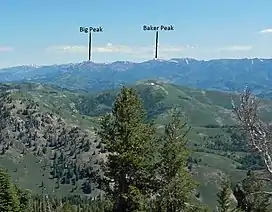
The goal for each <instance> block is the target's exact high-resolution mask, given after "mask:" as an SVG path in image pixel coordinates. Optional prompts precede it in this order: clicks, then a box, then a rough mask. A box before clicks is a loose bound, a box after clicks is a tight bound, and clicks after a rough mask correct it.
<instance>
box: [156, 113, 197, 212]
mask: <svg viewBox="0 0 272 212" xmlns="http://www.w3.org/2000/svg"><path fill="white" fill-rule="evenodd" d="M189 130H190V128H188V127H187V124H186V122H185V123H183V122H182V120H181V117H180V113H179V112H177V111H175V112H174V114H173V115H172V119H171V121H170V122H169V123H168V124H167V125H166V126H165V132H164V135H163V136H162V138H161V143H162V147H161V148H160V151H159V154H160V160H159V161H158V163H157V174H156V175H157V177H156V179H157V186H158V187H157V189H158V190H157V196H158V197H157V201H158V202H159V210H160V211H167V212H176V211H190V210H191V209H192V208H196V206H195V205H193V204H191V203H190V202H191V201H192V198H193V190H194V189H195V187H196V183H195V182H194V181H193V179H192V176H191V175H190V173H189V172H188V171H187V170H186V163H187V159H188V156H189V152H188V150H187V148H186V143H187V139H186V135H187V133H188V132H189Z"/></svg>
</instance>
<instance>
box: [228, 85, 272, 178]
mask: <svg viewBox="0 0 272 212" xmlns="http://www.w3.org/2000/svg"><path fill="white" fill-rule="evenodd" d="M259 103H260V102H259V100H257V98H256V97H255V96H254V95H252V93H251V91H250V90H249V89H248V88H246V89H245V90H244V92H243V93H242V94H241V96H240V105H239V106H238V107H237V106H236V105H235V104H234V102H233V100H232V106H233V110H234V112H235V114H236V116H237V119H238V121H239V122H240V125H241V127H242V129H243V130H244V131H245V132H246V133H247V135H248V138H249V145H250V146H251V147H253V148H254V149H256V150H257V151H258V152H259V153H260V154H261V156H262V158H263V160H264V162H265V165H266V168H267V170H268V172H269V173H270V174H271V175H272V158H271V156H272V151H271V150H272V149H271V144H272V143H271V138H272V137H271V136H272V131H271V127H270V126H269V125H268V124H266V123H264V122H263V121H262V120H261V119H260V118H259V116H258V109H259Z"/></svg>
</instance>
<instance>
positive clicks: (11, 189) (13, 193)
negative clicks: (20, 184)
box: [0, 169, 20, 212]
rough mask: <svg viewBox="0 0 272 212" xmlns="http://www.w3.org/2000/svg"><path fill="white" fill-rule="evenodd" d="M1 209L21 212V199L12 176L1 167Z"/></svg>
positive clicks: (9, 211)
mask: <svg viewBox="0 0 272 212" xmlns="http://www.w3.org/2000/svg"><path fill="white" fill-rule="evenodd" d="M0 211H3V212H19V211H20V200H19V197H18V194H17V190H16V188H15V186H14V184H13V183H12V182H11V179H10V176H9V175H8V174H7V172H6V171H5V170H3V169H0Z"/></svg>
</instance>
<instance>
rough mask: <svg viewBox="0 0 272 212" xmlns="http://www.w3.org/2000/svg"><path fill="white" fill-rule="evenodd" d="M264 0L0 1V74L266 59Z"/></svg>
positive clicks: (268, 20) (271, 37)
mask: <svg viewBox="0 0 272 212" xmlns="http://www.w3.org/2000/svg"><path fill="white" fill-rule="evenodd" d="M271 8H272V1H271V0H259V1H248V0H239V1H237V0H228V1H219V0H205V1H204V0H168V1H164V0H161V1H154V0H137V1H133V0H115V1H112V0H77V1H74V0H46V1H42V0H24V1H22V0H0V26H1V27H0V68H3V67H10V66H17V65H29V64H36V65H48V64H64V63H75V62H81V61H85V60H87V59H88V34H86V33H82V32H80V30H79V28H80V27H102V28H103V32H94V33H92V51H93V53H92V61H94V62H113V61H120V60H122V61H123V60H125V61H144V60H150V59H153V58H154V46H155V32H154V31H144V30H143V26H144V25H147V26H150V25H152V26H161V25H165V26H170V25H172V26H173V27H174V30H173V31H159V50H158V57H159V58H162V59H169V58H177V57H178V58H184V57H187V58H196V59H205V60H209V59H215V58H255V57H260V58H270V57H272V48H271V44H272V13H271Z"/></svg>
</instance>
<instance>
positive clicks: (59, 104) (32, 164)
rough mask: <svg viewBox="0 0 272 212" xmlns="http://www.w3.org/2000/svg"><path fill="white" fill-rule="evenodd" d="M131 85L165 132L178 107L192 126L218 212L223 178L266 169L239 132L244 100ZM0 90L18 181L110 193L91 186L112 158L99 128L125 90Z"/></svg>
mask: <svg viewBox="0 0 272 212" xmlns="http://www.w3.org/2000/svg"><path fill="white" fill-rule="evenodd" d="M130 86H131V87H133V88H135V89H136V90H137V92H138V93H139V95H140V97H141V99H142V100H143V103H144V107H145V109H146V110H147V115H148V120H149V121H151V120H154V122H155V125H156V128H157V131H158V133H161V132H162V129H163V127H164V125H165V124H166V123H167V122H168V121H169V118H170V115H171V113H172V112H173V108H174V107H176V108H178V109H179V110H180V111H181V112H182V118H183V120H184V121H187V122H188V124H189V126H191V127H192V129H191V131H190V132H189V134H188V139H189V142H188V146H189V147H190V149H191V150H192V155H191V157H190V160H189V161H188V168H189V170H190V173H192V175H193V177H194V178H195V179H196V180H197V182H198V183H199V188H198V190H199V192H200V197H199V199H200V200H201V201H202V202H203V203H205V204H208V205H209V206H211V207H215V204H216V198H217V197H216V192H217V191H218V188H219V185H220V178H221V177H222V176H224V175H226V176H229V177H230V178H231V179H232V180H233V181H234V182H237V181H240V180H242V179H243V178H244V177H245V174H246V172H247V170H248V169H249V168H254V169H257V170H261V169H263V168H264V164H263V163H262V161H261V160H260V159H259V158H258V156H254V155H253V156H252V157H253V162H252V158H251V160H250V158H249V156H250V154H248V152H247V150H246V147H245V144H244V142H243V140H242V136H241V135H239V133H238V131H235V126H236V124H237V123H236V119H235V117H234V114H233V113H232V106H231V99H233V100H234V101H238V100H239V96H238V95H237V94H234V93H229V92H222V91H221V92H219V91H209V90H203V89H194V88H188V87H184V86H179V85H176V84H171V83H166V82H163V81H161V80H142V81H137V82H136V83H135V84H131V85H130ZM0 91H1V92H0V93H1V95H0V99H1V101H0V108H1V110H0V118H1V128H0V129H1V130H0V133H1V134H0V141H1V142H0V148H1V149H0V150H1V152H2V153H1V157H0V158H1V159H0V163H1V165H2V166H3V167H5V168H8V171H9V173H10V175H11V176H12V178H13V180H14V181H15V182H16V183H18V184H19V185H20V186H22V187H23V188H27V189H31V190H32V191H34V192H36V193H46V194H54V195H57V196H64V195H67V194H69V195H82V196H85V195H87V196H90V197H96V196H99V195H100V194H101V193H103V192H102V191H101V190H100V189H98V188H97V185H96V183H95V182H92V180H91V179H92V177H93V173H94V172H99V171H100V163H99V161H100V159H103V158H105V150H104V148H103V145H101V143H100V142H99V140H97V137H96V135H95V128H97V127H98V126H99V120H100V117H102V116H103V115H105V114H107V113H109V112H111V109H112V105H113V102H114V100H115V98H116V96H117V94H118V92H119V88H116V89H110V90H103V91H98V92H94V91H92V92H90V91H86V90H84V91H74V90H73V89H71V90H68V89H66V88H61V87H58V86H56V85H52V84H51V85H50V84H45V83H29V82H21V83H18V82H13V83H2V84H1V86H0ZM261 105H262V107H261V111H260V112H261V116H262V117H263V118H264V119H265V120H267V121H270V120H271V116H272V113H271V109H272V101H270V100H265V99H263V100H262V104H261ZM101 174H102V173H101Z"/></svg>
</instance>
